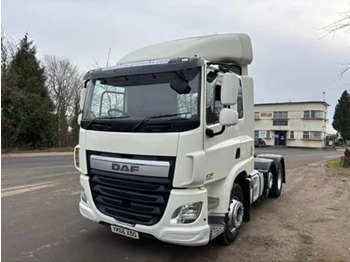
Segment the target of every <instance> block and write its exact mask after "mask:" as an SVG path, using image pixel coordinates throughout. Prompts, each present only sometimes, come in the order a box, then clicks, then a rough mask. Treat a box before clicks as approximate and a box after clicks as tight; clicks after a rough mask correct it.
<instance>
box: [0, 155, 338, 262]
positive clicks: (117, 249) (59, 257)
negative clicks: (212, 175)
mask: <svg viewBox="0 0 350 262" xmlns="http://www.w3.org/2000/svg"><path fill="white" fill-rule="evenodd" d="M259 152H267V153H277V154H284V155H285V158H286V163H287V164H286V167H287V170H288V171H289V172H288V174H287V180H288V176H291V175H293V168H294V167H297V166H298V167H300V166H303V165H307V164H310V163H313V162H319V161H323V160H325V159H327V158H332V157H335V156H338V155H341V152H334V151H322V150H301V149H285V148H268V149H258V150H257V151H256V153H257V154H258V153H259ZM72 158H73V157H72V155H68V156H40V157H12V158H2V163H1V171H2V172H1V173H2V174H1V182H2V188H1V202H2V205H1V212H2V213H1V214H2V218H1V219H2V224H1V230H2V234H1V241H2V248H1V258H2V261H152V262H154V261H192V262H193V261H216V260H217V258H218V254H219V253H220V256H222V255H223V253H224V254H227V256H231V255H232V254H234V252H239V250H235V246H234V245H231V246H230V247H223V246H221V245H220V244H218V243H215V242H214V243H211V244H209V245H208V246H206V247H182V246H176V245H170V244H166V243H162V242H159V241H155V240H148V239H141V240H133V239H129V238H125V237H122V236H119V235H116V234H113V233H111V232H110V230H109V228H107V227H104V226H102V225H99V224H96V223H93V222H91V221H89V220H87V219H85V218H83V217H82V216H81V215H80V213H79V210H78V202H79V193H80V186H79V175H78V172H77V171H76V170H75V169H74V167H73V159H72ZM286 186H288V184H287V185H286ZM260 206H263V205H260ZM261 208H263V207H261ZM252 216H254V210H253V212H252ZM251 223H252V222H251ZM246 227H249V223H248V224H247V226H246ZM244 229H246V228H244ZM243 238H244V236H243ZM243 238H242V239H241V240H240V241H249V240H245V239H243Z"/></svg>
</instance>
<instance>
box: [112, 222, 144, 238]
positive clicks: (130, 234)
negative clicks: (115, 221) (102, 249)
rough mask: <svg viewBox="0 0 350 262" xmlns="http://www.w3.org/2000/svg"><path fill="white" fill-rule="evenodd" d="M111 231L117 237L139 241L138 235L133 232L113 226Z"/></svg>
mask: <svg viewBox="0 0 350 262" xmlns="http://www.w3.org/2000/svg"><path fill="white" fill-rule="evenodd" d="M111 230H112V232H113V233H116V234H119V235H123V236H126V237H131V238H135V239H139V233H138V232H136V231H134V230H130V229H126V228H123V227H118V226H114V225H111Z"/></svg>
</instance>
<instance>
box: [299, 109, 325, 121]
mask: <svg viewBox="0 0 350 262" xmlns="http://www.w3.org/2000/svg"><path fill="white" fill-rule="evenodd" d="M304 118H307V119H323V111H319V110H311V111H304Z"/></svg>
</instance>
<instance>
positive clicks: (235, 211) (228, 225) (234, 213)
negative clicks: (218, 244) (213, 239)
mask: <svg viewBox="0 0 350 262" xmlns="http://www.w3.org/2000/svg"><path fill="white" fill-rule="evenodd" d="M230 200H231V201H230V205H229V208H228V212H227V213H226V216H225V229H224V232H223V233H222V235H221V241H222V242H223V243H224V244H225V245H229V244H231V243H232V242H233V241H234V240H235V239H236V238H237V236H238V234H239V230H240V228H241V226H242V223H243V215H244V207H243V191H242V187H241V186H240V185H239V184H233V187H232V191H231V196H230Z"/></svg>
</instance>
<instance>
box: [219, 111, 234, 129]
mask: <svg viewBox="0 0 350 262" xmlns="http://www.w3.org/2000/svg"><path fill="white" fill-rule="evenodd" d="M219 121H220V124H221V125H222V126H233V125H236V124H237V123H238V112H237V111H236V110H233V109H229V108H223V109H222V110H221V112H220V117H219Z"/></svg>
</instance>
